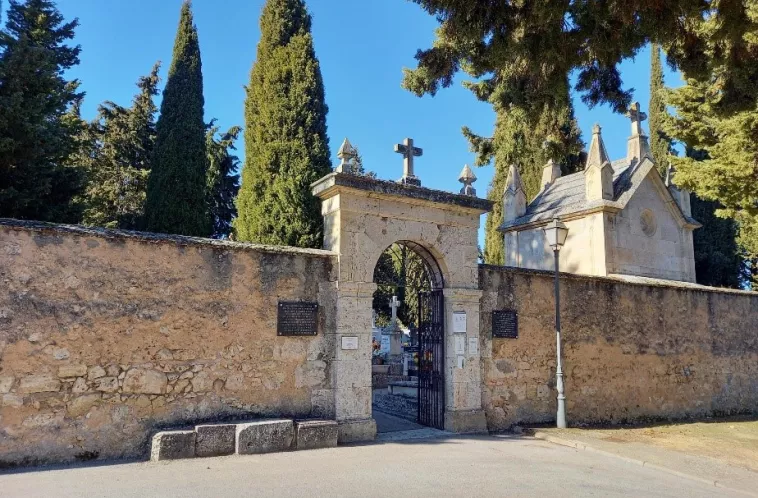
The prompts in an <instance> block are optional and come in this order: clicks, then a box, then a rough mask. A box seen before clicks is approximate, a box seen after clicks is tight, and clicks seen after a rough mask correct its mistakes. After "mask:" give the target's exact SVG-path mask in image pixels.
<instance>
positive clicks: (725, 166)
mask: <svg viewBox="0 0 758 498" xmlns="http://www.w3.org/2000/svg"><path fill="white" fill-rule="evenodd" d="M722 98H723V95H721V93H720V91H719V86H718V85H717V84H704V83H699V82H697V81H694V80H687V81H686V84H685V85H684V86H682V87H680V88H677V89H674V90H669V91H667V92H666V100H667V102H668V103H669V104H670V105H671V106H673V107H674V109H675V110H676V116H674V117H672V118H670V119H667V120H666V121H665V125H666V131H667V132H668V133H669V134H670V136H672V137H675V138H676V139H677V140H679V141H681V142H682V143H684V144H685V145H686V146H687V148H688V154H687V155H686V156H685V157H672V158H671V161H672V163H674V166H675V167H676V176H675V178H674V180H675V182H676V184H677V185H678V186H681V187H683V188H686V189H688V190H690V191H692V192H693V193H694V194H695V195H696V196H697V197H698V198H699V199H700V200H702V201H709V202H710V204H708V205H707V206H709V207H710V208H712V209H715V211H714V214H715V215H716V216H717V217H719V218H729V219H731V220H734V221H735V222H736V231H737V233H736V240H737V243H738V246H739V248H740V257H741V258H742V259H743V260H744V261H747V262H749V263H750V264H752V262H754V261H755V260H756V259H757V258H758V230H756V227H758V182H756V181H755V179H756V177H758V108H755V109H752V110H746V111H740V112H737V113H735V114H733V115H731V116H725V115H722V114H720V113H718V112H716V109H717V107H718V103H719V102H720V101H721V99H722ZM693 151H696V152H693ZM695 207H696V206H693V209H694V208H695ZM693 214H694V213H693ZM700 215H701V216H702V217H703V218H704V219H703V222H704V223H705V226H704V227H703V228H702V229H700V230H698V231H696V232H695V234H696V236H697V237H698V238H699V239H700V240H702V245H701V243H698V246H697V247H696V250H699V248H702V250H704V251H705V252H706V254H707V253H709V252H711V251H714V250H715V248H714V247H713V246H714V245H718V246H719V249H718V252H720V253H722V254H726V255H729V254H730V253H731V249H729V248H728V247H726V248H722V247H723V244H727V243H729V241H726V240H724V239H725V238H726V236H725V235H723V234H724V233H725V229H721V228H718V226H717V225H716V224H715V221H714V222H711V223H710V224H709V219H711V218H710V216H709V215H708V214H707V213H705V214H704V213H700ZM728 227H731V230H735V225H727V228H728ZM698 232H701V233H700V234H698ZM716 234H721V235H716ZM711 235H713V237H712V236H711ZM696 240H697V239H696ZM727 260H728V259H727ZM753 268H755V266H754V265H753ZM743 269H744V267H741V268H740V269H739V270H736V271H735V272H740V270H743ZM753 271H755V269H753ZM724 285H728V284H724Z"/></svg>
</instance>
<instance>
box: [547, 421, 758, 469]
mask: <svg viewBox="0 0 758 498" xmlns="http://www.w3.org/2000/svg"><path fill="white" fill-rule="evenodd" d="M550 432H551V433H554V434H556V435H558V436H564V437H571V436H572V435H576V436H582V437H583V438H587V437H590V438H595V439H599V440H602V441H604V442H610V443H619V444H625V443H643V444H650V445H652V446H657V447H661V448H665V449H668V450H674V451H678V452H681V453H687V454H694V455H699V456H706V457H711V458H715V459H718V460H721V461H723V462H725V463H728V464H729V465H734V466H738V467H742V468H745V469H748V470H752V471H754V472H758V420H756V419H755V418H751V419H747V418H731V419H718V420H713V421H704V422H694V423H680V424H670V425H657V426H652V427H636V428H629V427H619V428H604V429H595V428H591V429H566V430H563V431H556V432H554V431H552V430H551V431H550Z"/></svg>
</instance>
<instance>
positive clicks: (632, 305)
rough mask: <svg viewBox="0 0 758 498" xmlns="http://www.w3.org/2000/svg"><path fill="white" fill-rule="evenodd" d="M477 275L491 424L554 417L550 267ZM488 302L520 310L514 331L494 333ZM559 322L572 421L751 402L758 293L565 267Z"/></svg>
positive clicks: (716, 409) (700, 411)
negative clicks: (638, 280) (637, 280)
mask: <svg viewBox="0 0 758 498" xmlns="http://www.w3.org/2000/svg"><path fill="white" fill-rule="evenodd" d="M480 278H481V285H482V289H483V291H484V295H483V298H482V312H481V318H480V322H481V330H482V337H481V338H480V347H481V350H482V379H483V384H484V389H483V400H484V406H485V409H486V415H487V424H488V427H489V429H490V430H502V429H506V428H508V427H510V426H511V425H513V424H515V423H535V422H550V421H554V420H555V411H556V391H555V380H554V379H555V331H554V314H555V311H554V306H555V304H554V298H553V276H552V275H551V274H550V273H547V272H537V271H527V270H516V269H504V268H496V267H489V266H484V267H482V268H481V271H480ZM496 309H514V310H516V311H517V312H518V322H519V338H518V339H494V340H493V339H492V335H491V331H492V323H491V316H492V315H491V312H492V310H496ZM561 324H562V329H563V344H564V375H565V382H566V398H567V412H568V416H567V418H568V422H569V424H577V423H590V422H625V421H647V420H655V419H669V418H672V419H675V418H683V417H688V416H707V415H714V414H730V413H749V412H754V413H755V412H758V335H756V331H758V294H754V293H746V292H740V291H731V292H730V291H724V290H719V289H711V290H704V289H703V288H688V287H687V286H686V285H684V284H682V285H671V286H664V285H661V284H660V283H659V284H658V285H657V286H650V285H639V284H630V283H623V282H620V281H618V280H614V279H610V278H597V277H584V276H577V275H563V276H562V278H561Z"/></svg>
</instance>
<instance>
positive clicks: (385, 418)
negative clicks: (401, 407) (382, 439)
mask: <svg viewBox="0 0 758 498" xmlns="http://www.w3.org/2000/svg"><path fill="white" fill-rule="evenodd" d="M372 416H373V417H374V420H376V431H377V432H378V433H379V434H384V433H386V432H403V431H414V430H419V429H423V428H424V426H422V425H419V424H417V423H415V422H411V421H410V420H407V419H404V418H400V417H397V416H395V415H392V414H390V413H385V412H383V411H381V410H378V409H377V408H374V410H373V412H372Z"/></svg>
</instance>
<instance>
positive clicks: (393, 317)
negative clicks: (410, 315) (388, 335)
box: [390, 296, 400, 327]
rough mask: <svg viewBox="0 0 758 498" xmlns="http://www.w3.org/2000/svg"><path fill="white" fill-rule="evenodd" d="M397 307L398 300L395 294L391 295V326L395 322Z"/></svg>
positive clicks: (398, 305)
mask: <svg viewBox="0 0 758 498" xmlns="http://www.w3.org/2000/svg"><path fill="white" fill-rule="evenodd" d="M399 307H400V301H398V299H397V296H392V299H391V300H390V308H392V323H391V325H392V327H394V326H395V324H396V323H397V309H398V308H399Z"/></svg>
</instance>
